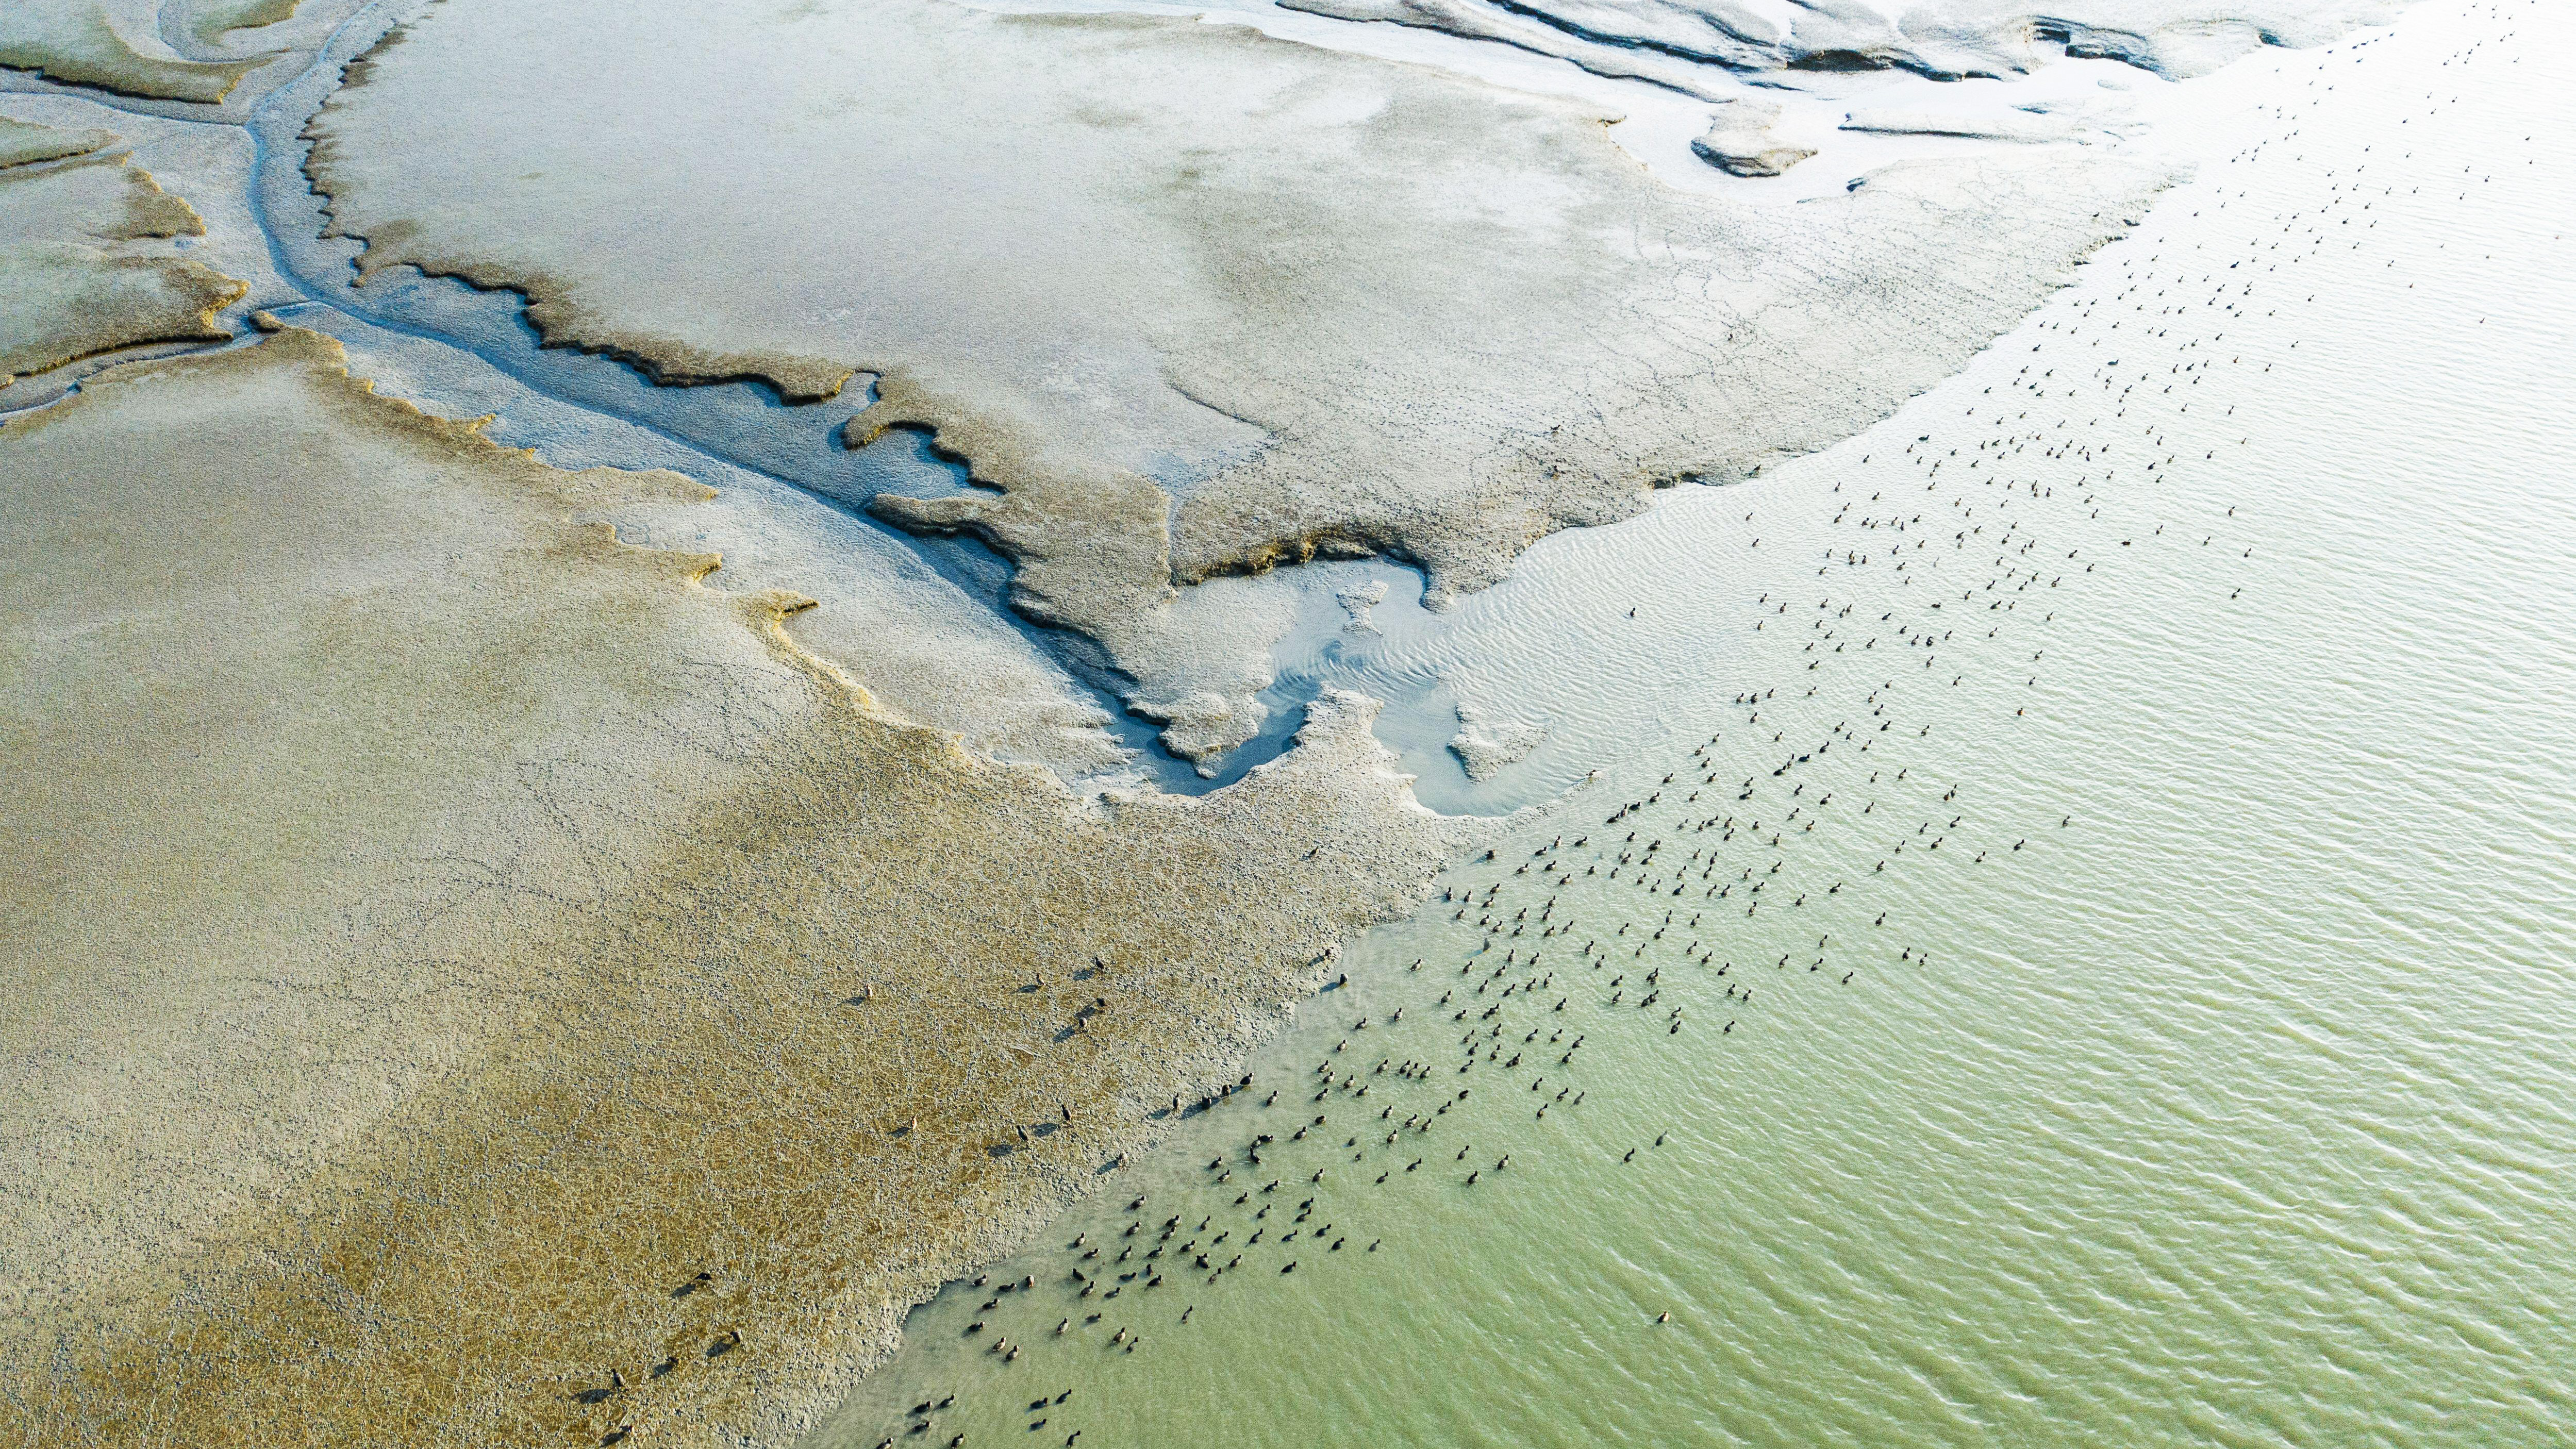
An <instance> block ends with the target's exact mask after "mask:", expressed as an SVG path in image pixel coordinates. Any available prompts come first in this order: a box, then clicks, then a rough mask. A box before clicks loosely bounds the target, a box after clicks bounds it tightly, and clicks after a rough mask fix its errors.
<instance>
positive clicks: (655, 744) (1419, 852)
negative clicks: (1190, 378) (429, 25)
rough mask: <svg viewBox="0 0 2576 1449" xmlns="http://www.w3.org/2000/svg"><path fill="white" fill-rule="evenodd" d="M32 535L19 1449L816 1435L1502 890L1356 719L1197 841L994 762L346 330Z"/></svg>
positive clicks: (183, 389)
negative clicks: (1377, 979)
mask: <svg viewBox="0 0 2576 1449" xmlns="http://www.w3.org/2000/svg"><path fill="white" fill-rule="evenodd" d="M0 486H5V487H6V489H7V491H8V492H9V494H10V495H11V497H12V500H13V505H14V506H13V507H12V508H11V509H10V510H9V511H8V523H7V525H6V527H5V531H0V549H5V555H0V569H5V572H0V579H5V588H6V590H7V605H6V608H5V611H0V617H5V619H6V621H7V645H6V655H5V657H6V658H7V659H8V661H9V665H10V671H11V675H12V677H13V680H14V683H13V687H12V690H11V698H12V705H11V711H10V715H9V717H8V731H9V741H8V748H7V749H6V751H0V759H5V761H6V765H5V769H6V772H7V775H8V779H7V781H6V788H7V789H8V790H9V792H10V793H11V795H12V798H13V799H17V800H19V801H21V802H24V803H23V804H22V807H21V808H20V809H18V810H16V811H14V812H13V813H12V815H11V817H10V819H9V826H8V830H9V835H10V838H9V839H8V841H7V842H6V850H7V853H8V856H9V858H10V859H12V860H13V862H16V863H17V864H16V868H15V869H13V871H12V874H11V883H12V889H11V892H10V899H9V902H8V914H9V916H10V918H11V920H12V922H13V925H12V929H11V931H10V932H9V933H8V937H7V939H8V943H9V944H8V947H7V955H6V958H5V965H0V973H5V976H6V980H7V989H8V991H9V992H10V994H11V996H12V998H13V1000H16V1001H18V1002H20V1003H22V1005H21V1006H20V1008H19V1009H18V1010H17V1011H15V1012H13V1014H12V1016H11V1018H10V1021H9V1023H8V1026H7V1028H6V1030H7V1033H8V1053H9V1058H10V1060H11V1061H12V1062H13V1064H14V1069H13V1071H12V1072H11V1074H10V1076H9V1078H8V1079H7V1082H6V1084H5V1091H6V1104H5V1110H6V1112H7V1113H8V1114H9V1116H10V1117H11V1118H12V1120H13V1121H17V1122H19V1123H21V1124H23V1128H22V1133H21V1136H20V1145H19V1147H18V1149H17V1150H16V1151H14V1152H13V1153H12V1154H11V1156H10V1158H9V1159H8V1162H7V1168H6V1170H7V1174H8V1181H7V1182H6V1184H5V1190H0V1202H5V1203H6V1204H7V1212H8V1218H7V1221H6V1223H5V1224H0V1229H4V1230H0V1261H5V1267H6V1271H5V1273H0V1278H5V1279H6V1281H8V1282H9V1283H11V1284H13V1285H15V1286H14V1288H13V1291H12V1301H11V1302H10V1304H9V1309H10V1312H9V1314H8V1318H9V1322H10V1324H11V1327H10V1328H9V1329H8V1330H6V1339H5V1347H0V1373H5V1376H6V1380H7V1383H8V1386H9V1387H8V1391H7V1395H6V1398H5V1399H0V1416H5V1417H6V1418H7V1419H8V1420H9V1421H10V1433H11V1434H12V1435H13V1436H15V1437H22V1438H26V1439H29V1440H32V1441H42V1442H58V1441H61V1440H66V1439H80V1438H94V1439H97V1440H100V1441H104V1442H141V1441H144V1440H152V1439H158V1438H160V1437H162V1436H164V1435H166V1434H168V1433H171V1432H174V1431H183V1432H184V1434H185V1436H186V1437H187V1439H188V1440H189V1441H190V1442H194V1443H210V1444H211V1443H242V1444H260V1445H280V1444H298V1443H312V1444H322V1443H349V1442H359V1441H365V1440H373V1439H381V1438H387V1437H395V1436H399V1437H402V1438H404V1439H406V1440H408V1441H412V1442H431V1443H458V1444H488V1443H494V1442H524V1441H528V1440H532V1439H551V1438H554V1437H556V1436H559V1435H562V1434H565V1433H574V1432H577V1433H579V1434H582V1435H587V1436H591V1441H592V1442H597V1439H598V1438H599V1437H604V1436H606V1435H609V1434H612V1433H615V1432H618V1431H619V1430H620V1429H621V1428H627V1427H640V1426H643V1425H647V1424H650V1425H653V1426H655V1427H656V1428H657V1429H659V1430H661V1431H663V1432H675V1433H679V1434H681V1435H682V1436H683V1437H696V1438H715V1437H723V1438H727V1439H736V1438H739V1439H742V1440H747V1441H750V1442H778V1441H780V1440H782V1439H784V1438H787V1437H790V1436H792V1434H793V1433H794V1432H795V1430H796V1429H797V1428H798V1427H799V1426H800V1425H802V1424H803V1423H805V1422H806V1421H807V1420H808V1419H809V1418H810V1417H811V1415H812V1413H813V1412H814V1411H816V1410H818V1409H819V1408H821V1407H822V1406H824V1405H826V1404H828V1403H829V1402H830V1401H831V1399H832V1397H833V1396H834V1395H835V1394H836V1393H837V1392H838V1391H840V1390H842V1389H845V1388H846V1387H847V1386H848V1384H849V1383H850V1381H851V1380H852V1378H853V1377H854V1376H855V1375H856V1374H857V1373H858V1372H859V1371H860V1370H861V1369H862V1368H864V1367H865V1366H866V1365H867V1364H868V1363H870V1362H871V1361H873V1360H874V1359H875V1358H876V1357H878V1356H880V1355H882V1354H883V1353H884V1352H886V1351H887V1350H888V1349H889V1348H890V1347H891V1346H892V1343H893V1341H894V1335H895V1329H896V1324H897V1322H898V1321H899V1318H900V1315H901V1312H902V1309H903V1307H904V1306H905V1305H906V1304H908V1303H909V1302H910V1301H912V1300H913V1299H916V1298H918V1297H921V1296H924V1295H926V1294H927V1293H928V1292H929V1291H930V1290H931V1289H932V1288H933V1287H935V1286H936V1284H937V1283H938V1282H939V1281H941V1280H942V1279H944V1278H946V1277H949V1276H952V1275H954V1274H956V1273H959V1272H962V1271H964V1270H965V1269H966V1268H967V1267H968V1266H969V1265H971V1264H972V1263H974V1262H976V1261H978V1260H981V1259H984V1258H987V1257H990V1256H991V1255H993V1254H994V1253H997V1252H999V1251H1001V1250H1003V1249H1005V1248H1007V1247H1009V1246H1010V1245H1012V1244H1013V1243H1015V1242H1016V1241H1018V1240H1019V1239H1020V1238H1021V1237H1022V1236H1023V1235H1024V1234H1025V1233H1026V1231H1027V1230H1028V1228H1029V1227H1030V1226H1031V1225H1032V1224H1034V1223H1035V1222H1037V1221H1039V1220H1041V1219H1042V1218H1043V1217H1045V1216H1046V1215H1047V1214H1048V1213H1050V1212H1051V1211H1053V1210H1054V1209H1055V1208H1056V1207H1057V1206H1059V1205H1061V1204H1062V1203H1063V1202H1064V1201H1066V1200H1067V1199H1068V1198H1069V1197H1071V1196H1072V1195H1074V1194H1076V1193H1079V1192H1082V1191H1084V1190H1086V1189H1087V1188H1088V1187H1089V1186H1090V1185H1091V1184H1092V1183H1093V1182H1094V1181H1095V1180H1096V1178H1097V1175H1098V1174H1099V1173H1100V1172H1101V1171H1102V1170H1103V1169H1104V1168H1105V1167H1106V1166H1107V1165H1109V1164H1110V1163H1112V1162H1114V1161H1115V1160H1117V1158H1118V1157H1119V1156H1120V1154H1122V1153H1126V1152H1130V1151H1133V1150H1136V1149H1138V1148H1140V1147H1141V1146H1143V1145H1144V1144H1145V1143H1146V1142H1148V1141H1149V1140H1151V1139H1152V1137H1153V1136H1154V1135H1155V1134H1156V1132H1157V1131H1158V1130H1159V1129H1160V1127H1161V1126H1162V1125H1163V1123H1164V1122H1165V1121H1166V1120H1167V1114H1168V1112H1169V1110H1170V1106H1171V1103H1172V1099H1173V1098H1174V1097H1175V1096H1176V1095H1178V1096H1181V1097H1185V1098H1189V1099H1193V1100H1194V1099H1196V1098H1197V1097H1198V1096H1200V1095H1201V1094H1204V1093H1207V1092H1211V1091H1214V1090H1216V1089H1217V1088H1218V1087H1219V1086H1220V1085H1221V1082H1222V1079H1223V1078H1224V1077H1225V1076H1226V1074H1227V1072H1228V1070H1229V1064H1230V1063H1232V1062H1233V1061H1235V1060H1237V1059H1238V1058H1239V1057H1240V1055H1241V1054H1242V1053H1243V1051H1244V1050H1246V1049H1247V1048H1248V1046H1249V1045H1250V1044H1251V1043H1252V1042H1253V1041H1255V1040H1256V1039H1258V1038H1259V1037H1260V1036H1261V1035H1262V1034H1264V1033H1265V1032H1266V1031H1267V1030H1268V1029H1269V1028H1270V1027H1271V1026H1272V1025H1273V1024H1275V1023H1276V1022H1277V1021H1278V1020H1279V1019H1280V1015H1281V1013H1282V1012H1283V1010H1284V1008H1285V1007H1286V1006H1287V1005H1288V1004H1289V1003H1290V1002H1291V1001H1293V1000H1295V999H1297V998H1298V997H1299V996H1301V995H1303V994H1304V993H1306V992H1308V991H1311V990H1312V989H1314V988H1315V987H1316V986H1318V985H1321V984H1323V983H1324V982H1325V981H1326V980H1327V979H1328V977H1329V975H1330V973H1331V965H1330V960H1329V950H1330V948H1331V947H1332V946H1333V944H1334V943H1335V942H1336V941H1338V940H1339V939H1340V938H1342V937H1343V936H1345V935H1347V934H1349V933H1350V932H1352V931H1353V930H1355V929H1357V928H1358V927H1359V926H1361V925H1363V924H1364V923H1366V922H1368V921H1370V920H1373V919H1379V918H1382V917H1385V916H1387V915H1390V914H1392V913H1394V912H1396V911H1399V910H1401V909H1404V908H1405V907H1406V906H1407V905H1408V904H1409V902H1410V901H1411V899H1412V898H1413V893H1414V892H1415V891H1416V890H1417V889H1418V888H1419V887H1420V885H1421V883H1422V882H1423V881H1424V880H1426V879H1427V878H1428V875H1429V873H1430V872H1431V871H1432V869H1434V868H1435V867H1436V865H1437V864H1438V863H1439V861H1440V860H1441V859H1442V858H1443V856H1444V853H1445V852H1447V851H1449V850H1450V849H1452V848H1454V847H1455V846H1457V845H1458V844H1459V843H1460V842H1461V840H1462V839H1463V836H1462V827H1460V826H1458V825H1456V824H1453V823H1451V822H1448V821H1444V820H1442V819H1440V818H1438V817H1434V816H1432V815H1430V814H1429V813H1428V812H1425V811H1422V810H1420V809H1419V808H1418V807H1417V806H1415V805H1414V804H1413V803H1412V801H1411V798H1410V794H1409V791H1408V790H1407V788H1406V785H1405V782H1404V781H1403V780H1402V779H1401V778H1399V777H1396V776H1394V775H1392V774H1391V773H1389V772H1387V771H1385V770H1384V769H1383V768H1381V767H1380V763H1381V762H1382V761H1383V759H1384V756H1383V753H1382V751H1380V750H1379V748H1378V747H1377V746H1376V745H1375V743H1374V741H1372V740H1371V739H1370V738H1369V737H1368V735H1367V733H1366V722H1367V718H1368V716H1369V713H1370V706H1369V705H1368V704H1367V703H1366V702H1365V701H1361V700H1359V699H1356V698H1354V697H1349V696H1334V697H1331V698H1329V699H1327V700H1326V701H1325V702H1324V703H1323V704H1322V705H1320V706H1319V707H1318V708H1317V709H1316V710H1315V711H1314V718H1313V719H1312V720H1311V722H1310V724H1309V727H1308V730H1307V733H1306V737H1305V740H1304V742H1303V743H1302V744H1301V745H1300V746H1299V748H1298V749H1297V750H1295V751H1294V752H1292V754H1291V755H1290V756H1289V757H1287V758H1286V759H1284V760H1283V761H1282V762H1281V763H1279V764H1278V765H1276V766H1274V767H1272V768H1270V769H1267V770H1264V771H1262V772H1259V773H1258V774H1256V775H1255V776H1254V777H1252V778H1249V779H1247V780H1246V781H1244V782H1242V783H1241V784H1239V785H1237V786H1235V787H1233V788H1230V789H1228V790H1226V791H1222V792H1218V793H1217V794H1214V795H1211V796H1208V797H1205V798H1203V799H1199V800H1175V799H1170V798H1166V797H1159V796H1151V795H1146V796H1138V797H1133V798H1127V799H1104V800H1098V801H1094V802H1090V803H1088V804H1086V803H1085V802H1083V801H1080V800H1078V799H1076V798H1075V797H1073V796H1071V795H1069V794H1068V793H1067V792H1065V791H1064V790H1063V788H1062V787H1061V786H1059V785H1057V784H1056V783H1055V782H1054V780H1053V779H1052V777H1049V776H1046V775H1044V774H1042V773H1040V772H1037V771H1034V770H1031V769H1027V768H1022V767H1011V766H1004V765H999V764H996V763H994V762H992V761H990V760H989V759H983V758H979V757H976V756H974V755H971V754H969V753H967V752H965V751H963V750H961V749H960V748H958V746H957V745H956V743H955V742H954V740H953V738H952V737H949V736H946V735H943V734H940V733H938V732H935V731H930V730H925V729H921V728H918V727H913V726H909V725H905V724H903V723H901V722H899V721H896V720H893V719H890V718H888V717H886V716H884V715H883V714H881V713H879V712H878V711H876V710H875V709H874V708H873V707H872V705H871V702H870V701H869V699H868V697H867V696H866V694H865V692H864V691H863V690H861V689H859V688H858V687H856V686H855V685H853V684H851V683H850V682H849V681H848V679H847V678H845V677H844V676H842V675H841V674H839V673H838V672H837V671H835V670H833V669H831V668H829V667H827V666H824V665H822V664H820V663H819V662H817V661H816V660H814V659H813V658H812V657H811V656H810V655H807V654H806V653H804V652H803V651H802V650H801V649H799V648H798V647H797V646H796V645H795V643H794V642H793V640H792V639H791V638H790V637H789V635H788V633H787V631H786V628H785V627H784V621H785V620H786V618H787V617H788V616H789V614H790V613H791V612H792V611H793V610H794V608H795V607H796V606H797V603H798V601H795V600H793V599H788V598H782V597H778V596H774V595H773V596H763V597H758V598H753V599H748V600H745V599H738V598H727V597H725V596H723V595H720V594H716V593H713V592H711V591H708V590H706V589H705V588H703V587H702V586H701V585H700V584H699V583H698V582H697V581H698V580H699V579H700V578H701V577H702V576H703V575H704V574H705V573H706V572H707V571H708V570H709V569H711V568H713V567H715V566H716V560H714V559H713V558H711V557H708V556H704V555H687V554H678V553H671V552H656V551H650V550H641V549H633V548H629V547H626V546H624V545H622V544H619V543H618V542H616V540H615V538H614V535H613V533H612V531H611V530H610V529H609V527H608V526H607V525H606V524H604V523H602V522H600V521H598V517H599V515H600V514H602V513H603V512H613V510H614V509H615V508H616V507H617V506H618V505H620V504H621V503H625V502H630V501H633V500H635V499H637V498H639V497H640V498H643V499H646V500H648V501H649V500H660V501H667V500H669V499H672V498H674V497H680V496H686V495H689V494H691V493H695V492H702V490H698V489H696V486H695V485H693V484H691V483H689V482H687V480H684V479H681V478H679V477H678V476H677V475H673V474H668V473H662V474H644V475H632V474H616V473H609V472H592V473H583V474H565V473H560V472H557V471H556V470H553V469H549V468H546V467H545V466H543V465H542V464H539V463H537V462H535V461H534V460H533V459H532V458H530V457H528V456H527V455H525V454H521V453H517V452H513V451H510V450H506V449H502V448H499V447H497V446H495V445H492V444H490V443H488V442H485V441H483V440H482V439H480V438H479V437H477V436H475V435H474V434H473V432H472V431H471V430H470V428H468V427H466V426H463V425H459V424H454V423H449V422H445V421H442V420H439V419H435V418H431V417H428V416H425V415H423V414H420V413H418V412H417V411H415V410H413V409H411V408H409V407H407V406H406V405H403V404H400V403H396V402H392V401H389V400H383V399H377V398H374V397H372V396H370V395H368V394H367V393H366V391H365V390H364V388H363V387H362V386H361V385H358V384H354V383H351V382H349V381H347V380H345V379H344V377H343V376H342V374H341V373H340V371H339V363H338V356H337V347H336V344H332V343H330V342H328V341H327V340H324V339H321V338H318V337H315V336H313V335H311V334H306V333H299V332H288V333H285V334H283V335H281V336H280V337H278V338H276V339H273V340H271V341H268V342H266V343H263V344H261V345H260V346H258V347H255V348H250V349H246V350H240V351H236V352H232V353H228V354H224V355H222V356H219V357H215V358H208V359H190V360H183V361H176V362H164V363H146V364H138V365H135V366H133V367H130V368H126V369H121V370H118V371H114V372H111V373H109V374H105V375H103V376H102V377H100V378H97V379H94V380H93V381H92V382H91V383H90V385H89V386H88V387H87V388H86V389H85V390H84V392H83V393H82V395H81V396H79V397H77V398H75V399H73V400H71V401H69V402H67V403H65V404H63V405H60V406H58V407H55V408H52V409H48V410H45V411H43V412H41V413H38V414H35V415H33V416H31V417H29V418H26V419H22V420H20V421H17V422H13V423H12V424H10V425H9V426H8V428H6V429H5V430H0ZM701 1274H703V1275H705V1276H704V1277H703V1278H702V1277H700V1276H699V1275H701ZM612 1374H616V1375H618V1376H619V1377H620V1378H622V1380H623V1381H624V1383H625V1384H626V1385H627V1387H626V1388H624V1389H622V1390H616V1391H613V1392H609V1393H606V1394H597V1393H595V1392H594V1391H597V1390H601V1389H605V1388H608V1387H609V1386H610V1385H611V1384H612V1382H613V1381H612V1378H611V1375H612Z"/></svg>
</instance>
